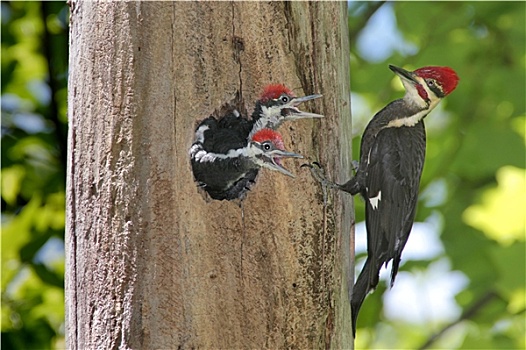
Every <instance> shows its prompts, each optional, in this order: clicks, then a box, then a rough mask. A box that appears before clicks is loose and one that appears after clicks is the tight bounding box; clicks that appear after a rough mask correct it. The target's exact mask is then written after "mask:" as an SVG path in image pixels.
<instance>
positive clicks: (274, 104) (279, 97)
mask: <svg viewBox="0 0 526 350" xmlns="http://www.w3.org/2000/svg"><path fill="white" fill-rule="evenodd" d="M320 97H322V95H318V94H316V95H309V96H304V97H296V95H294V93H293V92H292V91H291V90H290V89H288V88H287V87H286V86H285V85H282V84H273V85H267V86H266V87H265V89H264V90H263V93H262V94H261V96H260V98H259V99H258V100H257V101H256V107H255V109H254V112H253V113H252V120H253V121H254V123H255V124H254V126H253V129H252V131H251V133H255V132H257V131H258V130H261V129H263V128H270V129H277V128H278V127H279V126H280V125H281V124H282V123H283V122H285V121H288V120H297V119H305V118H323V115H321V114H316V113H309V112H304V111H302V110H300V109H299V108H298V106H299V105H300V104H302V103H303V102H306V101H310V100H314V99H317V98H320Z"/></svg>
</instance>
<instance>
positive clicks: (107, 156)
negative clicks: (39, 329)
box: [66, 2, 352, 349]
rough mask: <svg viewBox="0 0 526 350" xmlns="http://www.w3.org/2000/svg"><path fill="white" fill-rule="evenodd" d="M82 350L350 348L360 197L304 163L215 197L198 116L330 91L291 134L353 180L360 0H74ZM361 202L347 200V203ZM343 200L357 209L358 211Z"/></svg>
mask: <svg viewBox="0 0 526 350" xmlns="http://www.w3.org/2000/svg"><path fill="white" fill-rule="evenodd" d="M71 12H72V15H71V47H70V82H69V120H70V133H69V149H68V152H69V153H68V184H67V237H66V241H67V242H66V244H67V273H66V274H67V278H66V310H67V311H66V339H67V347H68V349H102V348H104V349H108V348H117V347H118V348H133V349H161V348H162V349H177V348H181V349H190V348H202V349H207V348H217V349H219V348H222V349H227V348H238V349H239V348H272V349H278V348H297V349H313V348H350V347H351V346H352V336H351V328H350V327H351V322H350V310H349V309H350V308H349V301H348V295H347V285H346V284H347V281H348V280H351V281H352V276H350V273H349V271H350V269H349V268H348V266H350V261H349V260H350V249H349V247H350V244H349V236H350V232H351V224H350V222H351V218H350V214H349V213H350V208H351V207H350V205H351V204H350V202H347V203H342V202H340V199H339V198H341V197H340V196H335V197H332V196H330V197H329V200H328V205H327V206H324V203H323V196H322V191H321V189H320V186H319V185H318V184H317V183H315V182H314V181H313V180H312V178H311V176H310V174H309V172H308V171H307V170H305V169H300V167H299V166H300V164H301V163H302V162H301V161H293V160H288V161H286V162H287V163H286V166H287V167H288V168H289V169H291V170H292V171H293V172H294V173H295V174H296V175H297V177H296V179H291V178H287V177H285V176H282V175H280V174H277V173H271V172H269V171H266V170H262V171H261V172H260V176H259V178H258V181H257V184H256V186H255V188H254V189H253V190H252V191H251V192H250V193H249V195H248V197H247V199H246V200H245V201H244V203H243V211H244V216H242V210H241V208H240V207H239V205H238V204H236V203H234V202H228V201H207V200H205V197H204V196H203V195H202V194H201V193H200V192H199V191H198V189H197V186H196V184H195V182H194V181H193V176H192V173H191V169H190V162H189V159H188V149H189V148H190V145H191V144H192V141H193V136H194V130H195V126H196V123H197V121H199V120H201V119H203V118H205V117H208V116H209V115H210V114H211V113H213V112H214V111H215V110H218V109H220V108H221V106H222V105H224V104H225V103H231V102H232V101H235V102H236V103H237V104H239V105H241V106H242V107H243V108H244V109H245V110H247V111H249V112H250V111H251V110H252V106H253V104H254V101H255V100H256V98H257V96H258V94H259V93H260V91H261V88H262V87H263V86H264V85H265V84H268V83H276V82H280V83H284V84H286V85H287V86H289V87H290V88H292V89H293V90H294V91H295V92H296V93H297V94H298V95H301V94H311V93H322V94H323V95H324V97H323V99H322V100H316V101H318V102H315V103H311V104H310V105H309V106H307V108H306V109H308V110H310V111H313V112H316V113H321V114H324V115H325V116H326V117H325V119H323V120H321V121H309V120H304V121H298V122H294V123H288V124H285V125H284V126H282V127H281V129H280V131H281V132H282V134H283V135H284V139H285V145H286V147H287V149H289V150H291V151H294V152H298V153H301V154H303V155H304V156H306V157H308V159H307V160H306V161H312V160H319V161H321V162H322V163H323V164H324V165H325V166H326V169H327V171H328V173H329V175H330V176H331V177H337V178H338V177H341V178H345V177H347V172H348V169H349V166H348V159H349V151H350V142H348V141H349V140H350V134H351V133H350V106H349V69H348V67H349V62H348V60H349V49H348V42H347V40H348V39H347V38H348V35H347V8H346V3H345V2H341V3H336V2H326V3H308V2H291V3H280V2H268V3H260V2H234V3H228V2H191V3H187V2H155V3H150V2H109V3H100V2H78V3H73V4H72V10H71ZM346 206H347V207H346ZM342 213H343V214H342Z"/></svg>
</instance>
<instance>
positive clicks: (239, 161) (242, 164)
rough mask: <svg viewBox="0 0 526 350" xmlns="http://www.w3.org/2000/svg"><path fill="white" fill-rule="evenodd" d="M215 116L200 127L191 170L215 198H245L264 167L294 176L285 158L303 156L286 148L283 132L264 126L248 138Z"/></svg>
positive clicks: (191, 152)
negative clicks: (226, 126) (259, 171)
mask: <svg viewBox="0 0 526 350" xmlns="http://www.w3.org/2000/svg"><path fill="white" fill-rule="evenodd" d="M219 124H220V123H219V122H218V121H217V120H216V119H215V118H214V117H209V118H207V119H205V120H204V121H203V122H202V123H201V124H200V125H199V127H198V128H197V131H196V140H195V142H194V143H193V145H192V147H191V148H190V159H191V163H192V171H193V173H194V176H195V179H196V180H197V181H198V183H199V184H200V186H202V187H203V188H204V189H205V190H206V191H207V192H208V194H209V195H210V197H212V198H213V199H219V200H222V199H226V200H232V199H238V198H239V199H243V198H244V196H245V194H246V192H247V191H248V190H250V188H251V186H252V185H253V183H254V181H255V178H256V176H257V173H258V170H259V168H261V167H264V168H268V169H271V170H275V171H279V172H281V173H282V174H285V175H288V176H291V177H294V175H292V174H291V173H290V172H289V171H288V170H287V169H285V168H284V167H283V165H282V164H281V159H282V158H303V156H301V155H299V154H296V153H292V152H287V151H285V148H284V146H283V140H282V138H281V135H280V134H279V133H278V132H277V131H274V130H271V129H261V130H259V131H257V132H256V133H255V134H254V135H252V136H251V137H250V139H249V140H248V143H247V140H246V139H245V138H244V137H243V136H240V135H239V133H238V132H237V130H233V129H225V128H221V127H220V126H219Z"/></svg>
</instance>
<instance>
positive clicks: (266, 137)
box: [252, 129, 285, 150]
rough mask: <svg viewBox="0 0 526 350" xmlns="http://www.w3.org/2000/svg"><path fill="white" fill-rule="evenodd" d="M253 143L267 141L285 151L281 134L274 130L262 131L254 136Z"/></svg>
mask: <svg viewBox="0 0 526 350" xmlns="http://www.w3.org/2000/svg"><path fill="white" fill-rule="evenodd" d="M252 141H255V142H259V143H263V142H265V141H271V142H272V143H273V144H274V146H276V147H277V148H279V149H281V150H284V149H285V146H284V145H283V139H282V138H281V134H280V133H279V132H277V131H275V130H272V129H261V130H259V131H258V132H256V133H255V134H254V135H253V136H252Z"/></svg>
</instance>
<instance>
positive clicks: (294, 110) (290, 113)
mask: <svg viewBox="0 0 526 350" xmlns="http://www.w3.org/2000/svg"><path fill="white" fill-rule="evenodd" d="M320 97H322V95H320V94H316V95H309V96H303V97H294V98H293V99H292V100H290V102H289V103H288V105H287V106H285V107H284V108H283V110H282V111H283V112H282V114H283V117H284V119H285V120H296V119H305V118H323V117H324V116H323V115H321V114H316V113H309V112H303V111H301V110H300V109H299V108H298V106H299V105H300V104H302V103H303V102H307V101H310V100H314V99H316V98H320Z"/></svg>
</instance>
